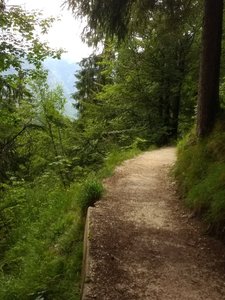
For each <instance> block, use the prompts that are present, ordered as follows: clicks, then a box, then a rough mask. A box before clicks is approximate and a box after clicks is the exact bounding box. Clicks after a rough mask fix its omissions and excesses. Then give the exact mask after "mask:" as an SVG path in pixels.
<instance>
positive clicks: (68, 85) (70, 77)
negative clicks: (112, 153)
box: [43, 58, 79, 118]
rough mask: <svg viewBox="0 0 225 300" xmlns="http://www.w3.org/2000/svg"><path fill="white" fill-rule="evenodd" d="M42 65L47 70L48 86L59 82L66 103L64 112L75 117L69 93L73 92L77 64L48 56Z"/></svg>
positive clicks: (72, 101)
mask: <svg viewBox="0 0 225 300" xmlns="http://www.w3.org/2000/svg"><path fill="white" fill-rule="evenodd" d="M43 65H44V67H45V68H46V69H48V70H49V77H48V82H49V85H50V87H54V86H55V85H57V84H61V85H62V87H63V89H64V92H65V96H66V98H67V103H66V105H65V113H66V115H68V116H70V117H73V118H74V117H76V110H75V108H74V107H73V105H72V103H74V100H73V99H71V94H72V93H74V92H75V87H74V83H75V76H74V74H75V72H76V71H77V70H78V69H79V65H78V64H75V63H69V62H67V61H66V60H63V59H61V60H58V59H52V58H48V59H46V60H45V61H44V63H43Z"/></svg>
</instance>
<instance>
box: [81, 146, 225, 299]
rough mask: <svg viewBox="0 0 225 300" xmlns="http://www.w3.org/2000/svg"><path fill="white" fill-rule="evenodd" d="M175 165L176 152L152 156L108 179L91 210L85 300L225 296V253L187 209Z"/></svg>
mask: <svg viewBox="0 0 225 300" xmlns="http://www.w3.org/2000/svg"><path fill="white" fill-rule="evenodd" d="M174 161H175V149H174V148H166V149H161V150H156V151H152V152H146V153H144V154H142V155H140V156H138V157H137V158H135V159H131V160H128V161H126V162H125V163H123V164H122V166H120V167H119V168H117V169H116V172H115V174H114V176H112V177H111V178H109V179H107V180H106V182H105V186H106V189H107V193H106V196H105V197H104V198H103V199H102V200H101V201H99V202H98V203H97V205H96V207H95V208H91V209H89V230H88V233H87V241H88V247H87V250H88V253H87V258H88V259H87V261H86V277H85V284H84V290H83V299H98V300H107V299H109V300H116V299H118V300H134V299H141V300H144V299H151V300H154V299H160V300H169V299H171V300H174V299H179V300H180V299H182V300H185V299H192V300H195V299H196V300H197V299H198V300H199V299H204V300H205V299H212V300H215V299H225V275H224V261H225V260H224V259H225V248H224V246H223V245H222V244H221V243H220V242H218V241H216V240H214V239H212V238H209V237H206V236H204V235H203V231H202V229H201V227H200V224H198V223H197V222H196V221H194V220H192V219H190V218H189V216H188V213H187V211H186V210H185V209H184V208H183V207H182V205H181V203H180V201H179V199H178V198H177V196H176V193H175V188H174V185H173V183H172V182H171V181H170V180H169V177H168V172H169V169H170V167H171V166H172V164H173V163H174Z"/></svg>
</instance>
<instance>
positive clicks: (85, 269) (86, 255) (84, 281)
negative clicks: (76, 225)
mask: <svg viewBox="0 0 225 300" xmlns="http://www.w3.org/2000/svg"><path fill="white" fill-rule="evenodd" d="M92 209H93V207H88V209H87V215H86V222H85V229H84V239H83V261H82V271H81V293H80V295H81V296H80V299H81V300H85V298H86V295H87V290H88V288H87V285H88V283H89V281H90V279H89V275H90V274H89V271H90V225H91V221H90V215H91V211H92Z"/></svg>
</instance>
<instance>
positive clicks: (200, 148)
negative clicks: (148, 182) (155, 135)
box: [175, 123, 225, 233]
mask: <svg viewBox="0 0 225 300" xmlns="http://www.w3.org/2000/svg"><path fill="white" fill-rule="evenodd" d="M224 143H225V135H224V125H223V124H221V123H220V124H217V126H216V128H215V129H214V131H213V132H212V134H211V135H210V136H209V137H208V138H206V139H204V140H202V141H197V139H196V137H195V135H194V134H193V133H191V134H189V136H187V137H186V138H185V139H184V140H183V141H181V142H180V144H179V145H178V160H177V163H176V166H175V176H176V178H177V179H178V184H179V187H180V191H181V192H182V194H183V195H184V196H185V199H186V202H187V205H188V206H189V207H190V208H191V209H193V210H194V211H195V212H196V213H198V214H201V215H203V216H204V218H205V220H206V222H208V223H209V224H210V225H211V228H212V229H215V230H217V232H218V233H219V232H221V229H223V227H224V225H225V223H224V218H225V192H224V179H225V155H224V154H225V152H224Z"/></svg>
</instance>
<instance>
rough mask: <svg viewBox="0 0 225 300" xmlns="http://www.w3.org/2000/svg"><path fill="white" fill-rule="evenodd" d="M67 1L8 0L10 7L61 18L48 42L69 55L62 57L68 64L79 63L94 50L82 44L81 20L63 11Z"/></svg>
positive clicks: (52, 30)
mask: <svg viewBox="0 0 225 300" xmlns="http://www.w3.org/2000/svg"><path fill="white" fill-rule="evenodd" d="M64 1H65V0H8V1H6V3H7V4H9V5H22V7H23V8H24V9H27V10H32V9H40V10H43V15H44V16H60V18H61V21H59V22H55V24H54V25H53V27H52V28H51V29H50V31H49V34H48V35H47V36H46V38H45V39H46V40H47V41H48V43H49V45H50V46H51V47H54V48H60V47H62V48H64V49H65V50H66V51H67V53H65V54H63V55H62V58H63V59H66V60H67V61H68V62H71V63H73V62H79V61H80V60H81V59H82V58H84V57H87V56H89V55H90V54H91V53H92V51H93V50H92V49H91V48H89V47H88V46H87V45H86V44H84V43H82V41H81V38H80V34H81V32H82V29H83V27H84V24H81V21H80V20H75V18H74V16H73V15H72V13H71V11H68V10H67V9H66V8H64V9H62V7H61V5H62V3H63V2H64Z"/></svg>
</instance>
